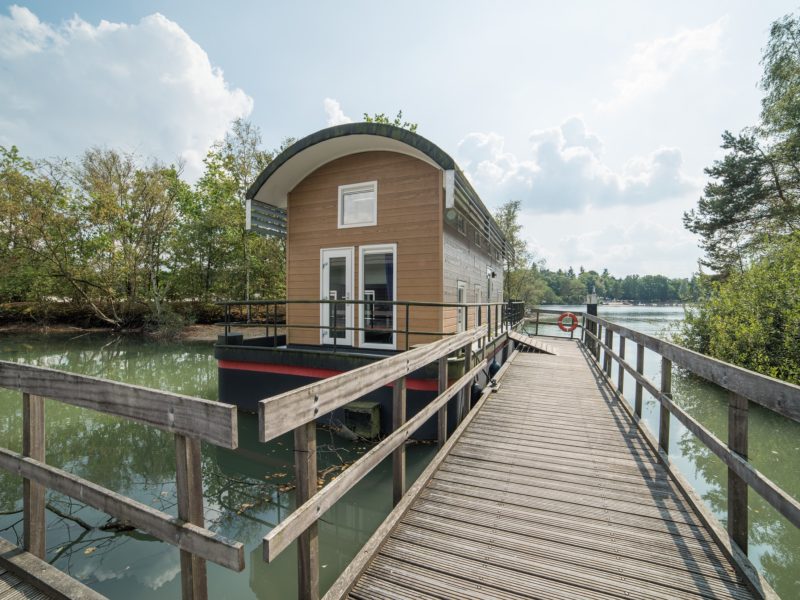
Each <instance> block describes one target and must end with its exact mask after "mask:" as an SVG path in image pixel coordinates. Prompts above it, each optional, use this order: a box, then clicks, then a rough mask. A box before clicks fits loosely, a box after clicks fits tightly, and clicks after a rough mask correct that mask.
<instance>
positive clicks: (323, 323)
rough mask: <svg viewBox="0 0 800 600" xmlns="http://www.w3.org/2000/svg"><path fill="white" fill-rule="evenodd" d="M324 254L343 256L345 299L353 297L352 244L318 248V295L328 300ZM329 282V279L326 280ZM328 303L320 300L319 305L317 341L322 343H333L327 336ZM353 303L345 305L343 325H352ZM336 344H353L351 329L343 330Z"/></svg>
mask: <svg viewBox="0 0 800 600" xmlns="http://www.w3.org/2000/svg"><path fill="white" fill-rule="evenodd" d="M326 254H327V255H329V257H331V258H335V257H337V256H339V257H344V259H345V261H346V263H345V264H346V267H345V269H346V274H345V275H346V277H345V278H346V279H347V281H346V285H345V287H346V288H347V289H346V290H345V294H344V295H345V297H344V299H345V300H350V299H351V298H352V297H353V255H354V254H355V248H354V247H353V246H345V247H342V248H320V251H319V297H320V298H322V299H323V300H330V299H331V298H330V296H329V295H328V291H327V290H326V289H325V287H326V286H325V277H326V273H325V266H324V265H325V258H326ZM328 273H330V272H328ZM328 278H329V280H330V274H328ZM328 283H330V281H329V282H328ZM329 306H330V305H329V304H327V303H325V302H321V303H320V306H319V325H320V331H319V335H320V338H319V342H320V344H322V345H326V344H333V343H334V340H333V338H332V337H329V336H328V330H329V329H330V328H331V323H329V322H328V320H329V319H328V315H330V312H329V310H330V309H329ZM353 322H354V319H353V305H352V304H348V305H346V307H345V323H344V326H345V327H352V326H353ZM335 343H337V344H341V345H342V346H352V345H353V331H352V330H350V329H347V330H345V333H344V337H343V338H341V339H339V338H337V339H336V342H335Z"/></svg>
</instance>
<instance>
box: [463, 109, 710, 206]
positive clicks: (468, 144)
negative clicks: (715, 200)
mask: <svg viewBox="0 0 800 600" xmlns="http://www.w3.org/2000/svg"><path fill="white" fill-rule="evenodd" d="M530 142H531V154H530V156H528V157H525V158H519V157H517V156H516V155H515V154H513V153H509V152H506V151H505V149H504V141H503V138H502V137H501V136H499V135H498V134H496V133H471V134H469V135H467V136H466V137H465V138H464V139H463V140H462V141H461V142H460V143H459V145H458V157H459V162H460V164H461V166H462V168H463V169H464V170H465V172H466V173H467V175H468V176H469V177H470V179H471V180H472V182H473V183H474V184H475V186H476V187H477V189H478V190H479V192H480V193H481V195H482V196H483V197H484V198H485V199H486V200H487V201H488V202H490V203H499V202H505V201H507V200H511V199H515V200H520V201H521V202H522V204H523V208H524V209H525V210H529V211H532V212H538V213H557V212H562V211H578V210H584V209H586V208H588V207H595V208H604V207H609V206H615V205H647V204H652V203H655V202H659V201H662V200H666V199H669V198H674V197H679V196H685V195H686V194H687V192H693V191H696V190H697V189H698V187H699V184H698V182H695V181H693V180H691V179H689V178H688V177H687V176H686V175H684V174H683V172H682V170H681V167H682V158H681V153H680V151H679V150H678V149H676V148H661V149H658V150H656V151H654V152H652V153H651V154H650V155H649V156H646V157H636V158H632V159H631V160H629V161H628V163H627V164H626V165H625V168H624V169H623V170H622V171H621V172H616V171H614V170H612V169H611V168H609V167H608V166H607V165H606V164H605V163H604V162H603V161H602V158H601V153H602V148H603V144H602V141H601V140H600V138H599V137H598V136H597V135H595V134H593V133H590V132H588V131H587V129H586V126H585V124H584V123H583V121H582V120H581V119H580V118H578V117H572V118H570V119H567V120H566V121H565V122H564V123H562V124H561V126H559V127H554V128H551V129H544V130H538V131H534V132H533V133H531V135H530Z"/></svg>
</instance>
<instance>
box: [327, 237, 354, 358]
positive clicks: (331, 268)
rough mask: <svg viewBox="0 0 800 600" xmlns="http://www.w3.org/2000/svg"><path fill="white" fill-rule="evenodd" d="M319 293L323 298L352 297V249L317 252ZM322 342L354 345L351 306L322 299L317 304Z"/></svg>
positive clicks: (349, 298) (342, 298)
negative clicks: (319, 278)
mask: <svg viewBox="0 0 800 600" xmlns="http://www.w3.org/2000/svg"><path fill="white" fill-rule="evenodd" d="M320 254H321V256H320V262H321V264H320V271H321V282H320V287H321V290H320V292H321V294H320V297H321V298H322V299H323V300H352V298H353V249H352V248H329V249H324V250H322V252H321V253H320ZM320 324H321V326H322V335H321V343H323V344H333V343H336V344H343V345H345V346H352V345H353V331H352V327H353V306H352V305H351V304H344V303H333V302H331V303H323V304H322V305H321V306H320Z"/></svg>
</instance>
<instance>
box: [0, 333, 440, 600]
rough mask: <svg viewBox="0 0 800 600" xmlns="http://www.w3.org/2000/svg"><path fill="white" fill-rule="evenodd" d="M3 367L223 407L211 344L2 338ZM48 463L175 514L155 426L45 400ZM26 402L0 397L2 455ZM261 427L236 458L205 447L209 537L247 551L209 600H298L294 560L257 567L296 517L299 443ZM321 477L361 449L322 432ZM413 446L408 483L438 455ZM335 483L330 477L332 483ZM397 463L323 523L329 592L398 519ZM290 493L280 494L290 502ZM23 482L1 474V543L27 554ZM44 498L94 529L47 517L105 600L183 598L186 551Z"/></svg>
mask: <svg viewBox="0 0 800 600" xmlns="http://www.w3.org/2000/svg"><path fill="white" fill-rule="evenodd" d="M0 359H4V360H17V361H22V362H26V363H30V364H36V365H41V366H47V367H52V368H56V369H63V370H66V371H73V372H76V373H84V374H88V375H95V376H100V377H105V378H109V379H114V380H118V381H124V382H128V383H135V384H142V385H147V386H149V387H154V388H159V389H164V390H169V391H173V392H180V393H184V394H190V395H194V396H199V397H203V398H208V399H216V397H217V371H216V361H215V360H214V358H213V353H212V348H211V345H210V344H201V343H182V344H177V343H175V344H169V343H158V344H156V343H153V342H147V341H145V340H142V339H141V338H137V337H132V336H121V337H114V336H109V335H103V334H97V335H95V334H92V335H84V336H81V337H78V338H74V337H73V336H61V335H58V336H55V335H51V336H21V335H14V336H6V337H4V338H0ZM45 410H46V415H47V462H48V463H49V464H51V465H54V466H57V467H60V468H63V469H65V470H67V471H70V472H72V473H75V474H77V475H80V476H81V477H84V478H86V479H88V480H90V481H93V482H95V483H97V484H99V485H102V486H104V487H107V488H109V489H111V490H114V491H116V492H119V493H121V494H124V495H125V496H128V497H130V498H134V499H136V500H139V501H140V502H143V503H145V504H148V505H150V506H153V507H155V508H158V509H159V510H163V511H164V512H167V513H169V514H172V515H175V514H176V513H177V508H176V496H175V484H174V481H175V459H174V441H173V440H174V438H173V436H172V435H169V434H166V433H163V432H161V431H159V430H157V429H154V428H151V427H147V426H143V425H139V424H134V423H130V422H127V421H125V420H123V419H117V418H114V417H109V416H107V415H102V414H99V413H96V412H94V411H90V410H85V409H80V408H75V407H71V406H68V405H65V404H62V403H59V402H54V401H49V400H48V401H47V403H46V408H45ZM21 420H22V415H21V397H20V394H19V393H17V392H9V391H6V390H0V445H1V446H4V447H8V448H11V449H12V450H15V451H20V449H21ZM257 436H258V430H257V424H256V420H255V417H254V416H253V415H250V414H246V413H240V414H239V444H240V448H239V449H237V450H236V451H230V450H224V449H220V448H216V447H213V446H206V445H204V447H203V460H202V468H203V486H204V490H203V491H204V498H205V507H206V510H205V518H206V526H207V527H208V528H209V529H212V530H214V531H217V532H220V533H222V534H223V535H225V536H228V537H230V538H233V539H236V540H239V541H241V542H243V543H244V544H245V561H246V568H245V570H244V571H243V572H242V573H235V572H233V571H230V570H228V569H225V568H222V567H218V566H217V565H214V564H211V563H209V565H208V583H209V596H210V597H211V598H220V599H223V598H236V599H240V598H294V597H296V560H295V556H296V552H295V548H294V547H291V548H289V549H288V550H287V551H286V552H284V553H283V554H281V555H280V556H279V557H278V558H277V560H276V561H274V562H273V563H271V564H267V563H265V562H264V561H263V560H262V553H261V539H262V538H263V536H264V534H265V533H267V532H268V531H269V530H270V529H271V528H272V527H274V525H275V524H276V523H278V522H279V521H280V520H281V519H283V518H285V517H286V515H287V514H288V513H289V512H290V511H291V510H292V509H293V507H294V492H293V491H292V490H287V489H286V488H287V487H290V484H291V483H292V482H293V472H292V471H293V459H292V440H291V435H287V436H284V437H283V438H281V439H278V440H275V441H273V442H271V443H269V444H260V443H259V442H258V441H257ZM318 443H319V446H320V448H319V450H320V452H319V468H320V469H325V468H326V467H327V466H329V465H335V464H341V463H342V462H345V461H352V460H354V459H356V458H357V457H358V456H360V455H361V454H362V453H363V452H364V450H366V447H365V446H360V445H354V444H353V443H351V442H348V441H346V440H343V439H341V438H339V437H336V436H333V435H332V434H331V433H330V432H329V431H327V430H322V429H320V430H319V432H318ZM434 450H435V449H434V448H433V447H431V446H410V447H409V448H408V452H407V461H408V462H407V464H408V473H409V478H415V477H416V476H417V475H418V474H419V473H420V472H421V470H422V469H423V468H424V465H425V464H426V463H427V461H428V460H429V459H430V456H432V454H433V452H434ZM334 474H335V473H331V476H332V475H334ZM391 485H392V484H391V462H390V461H384V463H383V464H382V465H381V467H380V468H378V469H377V470H375V471H374V472H373V473H371V474H369V475H368V476H367V477H365V479H364V480H362V481H361V482H360V483H359V484H358V485H357V486H356V487H355V488H354V489H353V490H351V492H350V493H348V494H347V495H346V496H345V497H344V498H343V499H342V500H341V501H340V502H338V503H337V504H336V506H335V507H334V508H333V509H331V510H330V511H329V512H328V513H326V514H325V516H324V517H323V518H322V520H321V522H320V529H319V532H320V533H319V535H320V556H321V565H322V566H321V570H320V571H321V572H320V582H321V587H322V589H323V590H324V589H327V587H328V586H329V585H330V584H331V583H333V581H335V579H336V577H337V576H338V575H339V573H341V571H342V570H343V569H344V567H345V566H347V564H348V563H349V562H350V560H351V559H352V557H353V556H354V555H355V553H356V552H357V551H358V550H359V549H360V548H361V546H362V545H363V544H364V542H365V541H366V540H367V539H368V537H369V535H370V534H371V533H372V532H373V531H374V530H375V528H376V527H377V526H378V525H379V524H380V522H381V521H382V520H383V519H384V518H385V516H386V515H387V514H388V513H389V511H390V510H391V498H392V489H391ZM282 490H285V491H282ZM21 497H22V483H21V479H19V478H17V477H13V476H10V475H8V474H6V473H0V535H2V536H3V537H4V538H6V539H7V540H9V541H11V542H13V543H15V544H20V542H21V536H22V523H21V518H22V514H21V510H22V502H21ZM47 501H48V503H49V504H50V506H52V507H53V508H55V509H56V510H57V511H59V512H61V513H63V514H66V515H69V516H71V517H74V518H77V519H80V520H82V521H83V522H85V524H86V525H89V526H90V527H91V528H90V529H86V528H84V527H82V526H80V525H78V524H76V523H75V521H74V520H71V519H65V518H62V517H59V516H57V515H56V514H54V513H53V512H51V511H48V513H47V514H48V529H47V559H48V561H50V562H51V563H53V564H54V565H56V566H57V567H58V568H59V569H61V570H63V571H66V572H68V573H69V574H70V575H72V576H73V577H76V578H77V579H79V580H81V581H82V582H84V583H85V584H87V585H89V586H90V587H92V588H94V589H96V590H97V591H99V592H101V593H102V594H105V595H106V596H108V597H110V598H114V599H117V598H120V599H141V598H153V599H158V598H180V577H179V572H180V561H179V552H178V550H176V549H175V548H174V547H172V546H170V545H168V544H165V543H162V542H160V541H158V540H155V539H153V538H151V537H150V536H148V535H146V534H142V533H140V532H127V533H115V532H113V531H105V530H103V529H101V527H102V526H103V525H104V524H106V523H107V521H108V517H107V516H106V515H104V514H102V513H99V512H97V511H94V510H92V509H90V508H87V507H84V506H82V505H80V504H79V503H77V502H75V501H70V500H69V499H68V498H66V497H63V496H61V495H59V494H55V493H52V492H50V493H48V496H47Z"/></svg>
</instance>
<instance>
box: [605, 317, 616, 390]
mask: <svg viewBox="0 0 800 600" xmlns="http://www.w3.org/2000/svg"><path fill="white" fill-rule="evenodd" d="M613 344H614V332H613V331H611V329H609V328H608V327H606V346H607V348H608V349H606V351H605V352H604V353H603V370H604V371H605V372H606V376H607V377H608V378H611V350H610V348H612V347H613Z"/></svg>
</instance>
